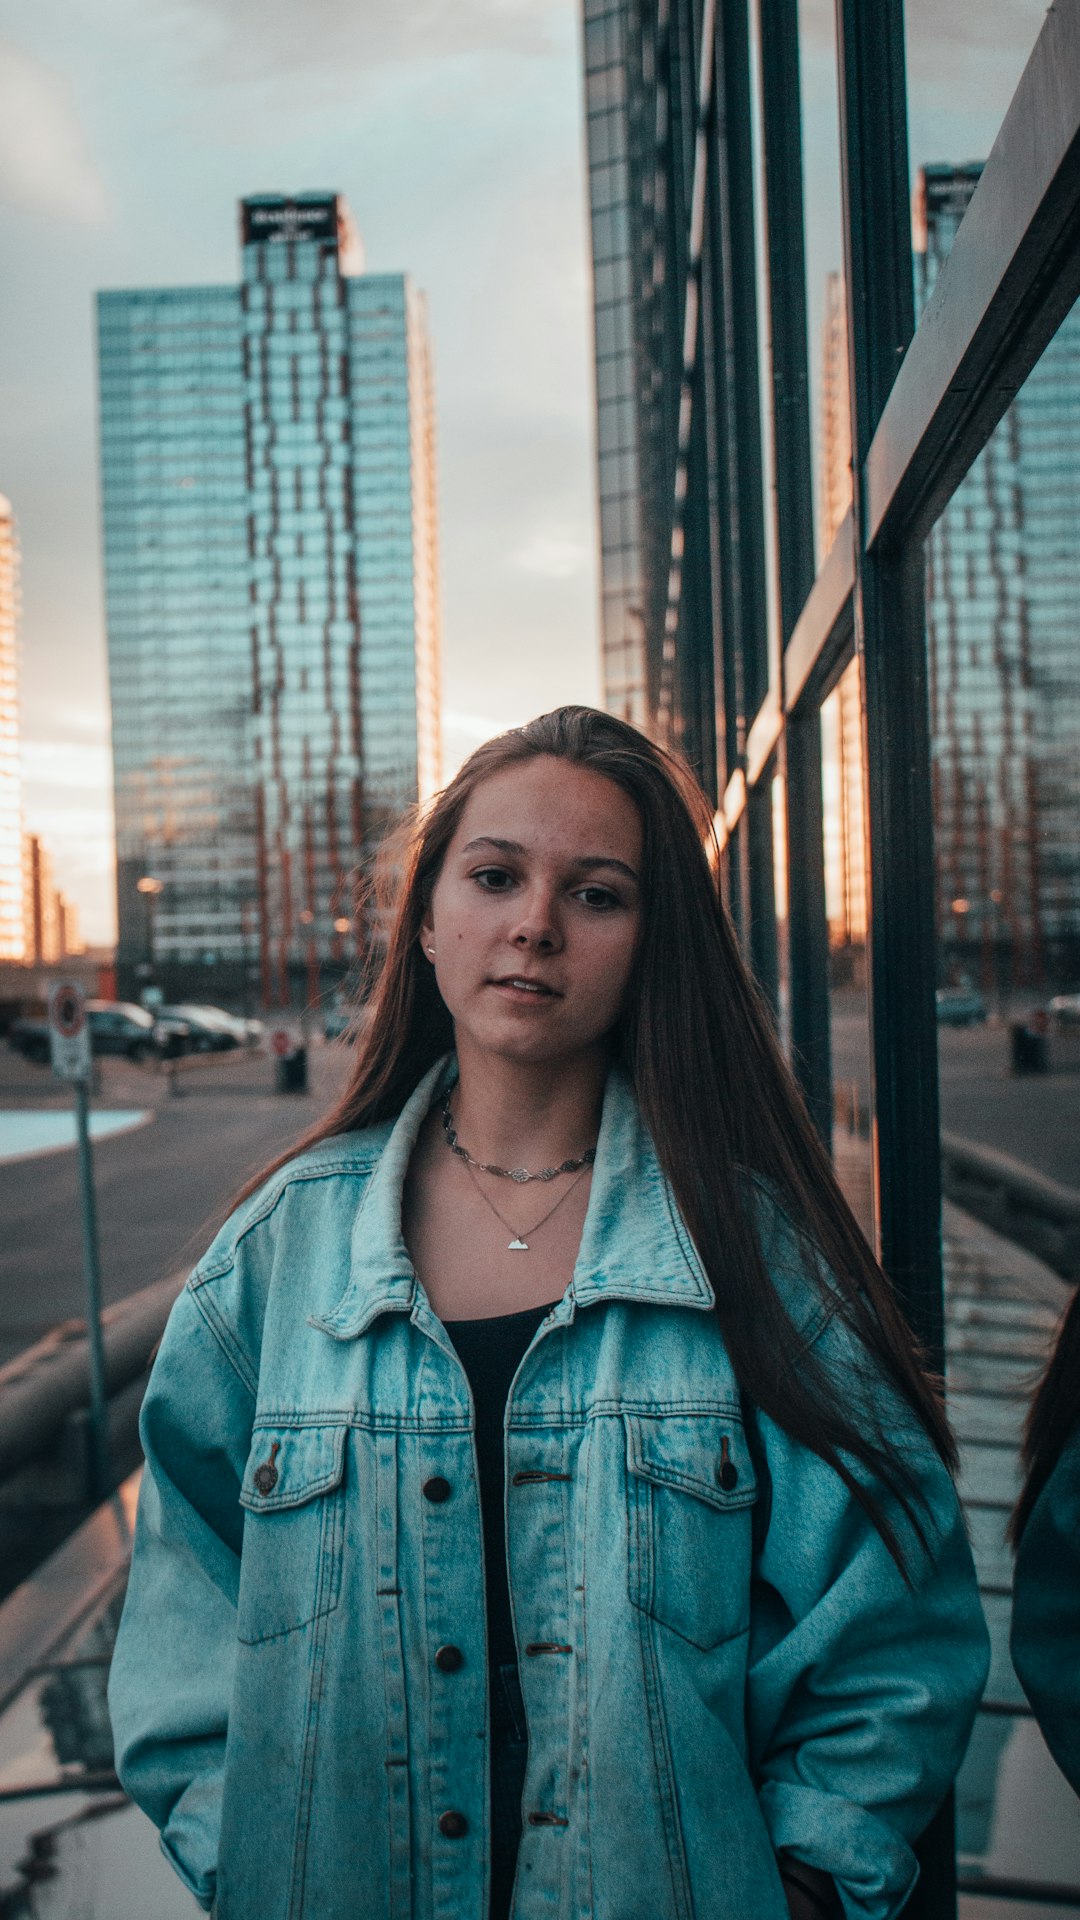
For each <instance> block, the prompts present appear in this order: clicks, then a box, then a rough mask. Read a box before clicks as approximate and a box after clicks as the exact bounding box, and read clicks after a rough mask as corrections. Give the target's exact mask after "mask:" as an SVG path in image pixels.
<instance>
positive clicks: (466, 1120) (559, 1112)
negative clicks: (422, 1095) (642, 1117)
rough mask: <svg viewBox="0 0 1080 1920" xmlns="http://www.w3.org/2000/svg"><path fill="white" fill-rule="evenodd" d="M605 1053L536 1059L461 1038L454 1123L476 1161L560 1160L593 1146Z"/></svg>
mask: <svg viewBox="0 0 1080 1920" xmlns="http://www.w3.org/2000/svg"><path fill="white" fill-rule="evenodd" d="M608 1065H609V1062H608V1058H607V1056H606V1054H604V1053H601V1052H599V1051H597V1052H595V1053H592V1054H589V1055H586V1056H582V1057H581V1058H579V1059H575V1060H572V1061H565V1060H560V1061H557V1062H550V1063H544V1064H543V1065H540V1064H538V1063H536V1062H532V1061H528V1062H526V1061H518V1060H506V1059H504V1058H501V1057H496V1056H493V1055H491V1054H488V1053H478V1052H476V1051H474V1049H472V1048H471V1047H470V1046H469V1044H468V1042H467V1041H462V1042H460V1043H459V1048H458V1072H459V1079H458V1084H457V1086H456V1087H455V1088H454V1091H453V1094H452V1096H451V1104H452V1106H453V1113H454V1127H455V1130H456V1132H457V1135H458V1139H459V1140H460V1142H461V1144H462V1146H464V1147H466V1148H467V1149H468V1152H469V1153H470V1154H471V1155H472V1157H473V1159H474V1160H485V1161H488V1162H491V1163H493V1164H494V1165H496V1166H502V1167H528V1168H529V1169H530V1171H532V1172H537V1171H538V1170H539V1169H540V1168H541V1167H553V1166H558V1165H559V1164H560V1162H561V1161H563V1160H568V1159H571V1158H574V1159H576V1158H577V1157H578V1156H579V1155H580V1154H582V1153H583V1152H584V1151H585V1149H586V1147H591V1146H594V1145H595V1143H596V1136H597V1133H598V1131H599V1127H600V1110H601V1107H602V1106H603V1100H604V1082H605V1080H606V1079H607V1073H608Z"/></svg>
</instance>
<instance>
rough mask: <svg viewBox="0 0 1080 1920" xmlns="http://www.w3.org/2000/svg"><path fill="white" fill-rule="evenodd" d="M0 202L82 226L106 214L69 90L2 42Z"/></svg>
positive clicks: (102, 190) (101, 189)
mask: <svg viewBox="0 0 1080 1920" xmlns="http://www.w3.org/2000/svg"><path fill="white" fill-rule="evenodd" d="M0 199H3V200H6V201H7V202H8V203H9V204H10V205H11V206H15V207H19V208H22V209H24V210H26V211H28V212H31V213H38V214H45V215H47V216H49V217H51V218H53V219H60V220H71V221H74V222H76V223H77V224H79V225H82V226H94V225H97V224H99V223H100V222H101V221H103V220H104V219H105V217H106V211H107V207H106V196H105V188H104V184H103V182H102V180H101V177H100V175H99V173H98V171H97V169H96V167H95V165H94V162H93V160H92V158H91V155H90V151H89V148H88V146H87V142H86V138H85V136H84V134H83V130H82V128H81V126H80V125H79V120H78V116H77V114H76V112H75V108H74V106H73V104H72V101H71V97H70V94H69V92H68V88H67V86H66V85H65V83H64V81H63V80H62V79H61V78H60V76H59V75H58V74H55V73H52V72H50V70H49V68H48V67H46V66H44V65H42V63H41V62H40V61H38V60H35V59H34V58H33V57H32V56H31V55H30V54H28V53H24V52H23V51H22V50H21V48H19V47H14V46H12V45H11V44H10V43H9V42H7V41H0Z"/></svg>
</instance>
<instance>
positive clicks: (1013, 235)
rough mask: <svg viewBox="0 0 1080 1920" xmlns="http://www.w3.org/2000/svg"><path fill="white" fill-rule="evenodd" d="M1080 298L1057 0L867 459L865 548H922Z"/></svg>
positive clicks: (1064, 8) (1078, 178) (1077, 17)
mask: <svg viewBox="0 0 1080 1920" xmlns="http://www.w3.org/2000/svg"><path fill="white" fill-rule="evenodd" d="M1078 297H1080V0H1056V4H1055V5H1054V6H1052V7H1051V8H1050V10H1049V12H1048V14H1047V16H1046V20H1045V23H1044V25H1043V28H1042V31H1041V33H1040V35H1039V38H1038V40H1037V41H1036V43H1035V49H1034V52H1033V53H1032V55H1031V58H1030V60H1029V61H1028V64H1027V66H1026V68H1025V69H1024V73H1023V75H1022V77H1021V80H1020V84H1019V86H1018V87H1017V89H1016V92H1015V94H1014V95H1013V99H1012V103H1011V105H1010V107H1009V110H1008V112H1007V114H1006V116H1005V119H1004V121H1003V123H1002V127H1001V131H1000V133H999V134H998V137H997V139H996V140H995V142H994V146H993V149H992V151H991V154H990V157H989V159H988V160H987V163H986V166H985V168H984V170H983V174H982V178H981V180H980V181H979V184H978V186H977V187H976V189H975V193H974V196H973V198H972V200H971V204H970V206H969V207H968V209H967V212H966V213H965V215H964V218H963V221H962V222H961V225H960V229H959V232H958V233H957V236H956V240H955V242H954V244H953V247H952V251H951V253H950V254H949V257H948V259H947V260H946V261H945V263H944V265H943V266H942V268H941V271H940V273H939V274H938V277H937V281H936V284H935V287H934V292H933V295H932V297H931V299H930V301H929V302H928V304H927V306H926V309H925V311H924V313H923V315H922V318H921V320H920V323H919V329H918V332H917V333H916V335H915V338H914V340H913V341H912V343H911V346H910V348H909V350H908V353H907V356H906V358H905V360H904V363H903V365H902V367H901V368H900V372H899V375H898V377H897V380H896V384H895V386H894V387H893V389H892V392H891V394H890V395H889V399H888V403H887V405H886V406H885V409H884V412H883V413H882V416H881V420H880V423H879V425H878V427H877V431H876V432H875V434H874V438H873V441H872V444H871V445H870V448H869V452H868V453H867V455H866V475H865V487H866V507H865V516H864V526H863V537H864V539H865V541H866V543H867V545H869V546H872V545H874V544H875V543H878V542H884V543H887V544H890V545H895V544H897V543H898V542H899V541H900V540H910V539H911V538H913V537H915V538H923V537H924V536H925V534H926V532H927V531H928V530H929V528H930V526H931V525H932V524H933V521H934V520H935V519H936V518H937V516H938V514H939V513H940V512H941V511H942V508H943V507H945V506H946V505H947V503H948V500H949V498H950V496H951V494H952V493H953V491H954V489H955V488H956V486H957V485H958V484H959V482H960V481H961V480H962V479H963V477H964V475H965V473H966V472H967V470H968V468H969V467H970V466H971V463H972V461H973V460H974V459H975V458H976V456H977V455H978V453H979V452H980V450H981V449H982V447H983V446H984V445H985V443H986V441H987V440H988V439H989V437H990V435H991V433H992V432H993V430H994V428H995V427H996V425H997V423H998V421H999V420H1000V419H1001V416H1002V414H1003V413H1004V412H1005V410H1006V408H1007V407H1008V405H1009V402H1010V401H1011V400H1012V399H1013V396H1014V395H1015V393H1016V392H1017V389H1018V388H1019V387H1021V386H1022V385H1023V383H1024V381H1025V379H1026V378H1027V376H1028V374H1029V373H1030V371H1031V369H1032V367H1033V366H1034V365H1035V363H1036V361H1037V360H1038V358H1039V356H1040V354H1041V353H1042V352H1043V349H1044V348H1045V347H1046V346H1047V344H1048V342H1049V341H1050V340H1051V338H1052V337H1053V335H1054V333H1055V332H1056V330H1057V328H1058V326H1059V325H1060V323H1061V321H1062V320H1063V319H1064V317H1065V315H1066V314H1067V313H1068V312H1069V310H1070V309H1071V307H1072V306H1073V305H1074V303H1075V302H1076V300H1077V298H1078Z"/></svg>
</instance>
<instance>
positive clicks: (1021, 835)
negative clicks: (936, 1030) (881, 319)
mask: <svg viewBox="0 0 1080 1920" xmlns="http://www.w3.org/2000/svg"><path fill="white" fill-rule="evenodd" d="M981 171H982V168H981V166H979V165H970V166H959V167H956V166H928V167H924V168H923V169H922V171H921V172H920V174H919V179H918V186H917V191H916V202H915V245H916V255H915V265H916V295H917V302H918V305H919V306H920V308H921V307H923V306H925V304H926V302H927V301H928V300H929V298H930V296H931V294H932V293H933V290H934V284H935V281H936V279H937V275H938V271H939V269H940V267H941V265H942V263H943V262H944V260H945V259H946V258H947V256H948V254H949V250H950V248H951V247H952V243H953V240H954V238H955V236H956V230H957V227H958V226H959V224H960V221H961V220H962V218H963V215H964V211H965V209H966V207H967V205H968V202H969V201H970V199H971V196H972V194H973V193H974V191H975V188H976V185H977V184H978V180H979V176H980V173H981ZM1078 444H1080V308H1074V309H1073V310H1072V312H1071V313H1069V314H1068V315H1067V316H1066V318H1065V319H1064V320H1063V322H1062V324H1061V326H1060V327H1059V329H1058V331H1057V333H1056V335H1055V336H1054V338H1053V339H1052V340H1051V342H1050V344H1049V346H1048V347H1047V348H1046V349H1045V351H1044V353H1043V354H1042V357H1041V358H1040V359H1039V361H1038V362H1037V364H1036V365H1035V367H1034V368H1033V369H1032V371H1031V373H1030V374H1029V375H1028V377H1027V379H1026V381H1025V382H1024V384H1023V386H1022V387H1021V388H1020V391H1019V392H1018V393H1017V395H1016V398H1015V399H1014V400H1013V402H1012V404H1011V406H1010V407H1009V410H1008V412H1007V413H1006V415H1005V417H1004V419H1003V420H1002V421H1001V424H1000V425H999V427H998V428H997V430H996V432H995V433H993V434H992V435H991V437H990V439H989V441H988V442H987V444H986V446H985V448H984V449H983V452H982V453H981V454H980V456H979V458H978V459H977V460H976V461H975V463H974V465H973V467H972V468H971V471H970V472H969V473H968V475H967V477H966V478H965V479H964V480H963V482H962V483H961V485H960V486H959V487H958V488H957V490H956V492H955V494H954V495H953V497H952V500H951V501H950V504H949V506H948V508H947V510H946V512H945V513H943V514H942V516H941V518H940V520H939V521H938V522H937V524H936V525H935V527H934V528H933V531H932V532H931V534H930V538H929V540H928V542H927V575H926V612H927V624H928V629H929V636H930V701H931V727H932V734H933V775H934V826H935V836H936V846H937V876H938V884H937V891H938V902H937V910H938V927H939V935H940V939H941V945H942V955H943V960H944V964H945V965H946V967H948V968H950V969H951V970H952V971H953V972H954V973H960V972H963V973H966V974H968V975H969V976H970V977H971V978H972V979H973V981H974V982H975V984H976V985H980V986H981V987H982V988H983V990H984V992H985V993H986V994H987V995H993V994H999V993H1005V992H1007V991H1008V990H1009V989H1010V988H1012V987H1027V986H1038V987H1041V986H1043V985H1044V984H1048V983H1054V982H1059V983H1061V984H1066V983H1067V984H1069V985H1072V984H1073V983H1074V982H1075V979H1076V978H1077V977H1080V647H1078V645H1077V613H1076V608H1077V598H1078V594H1080V464H1078V462H1077V446H1078Z"/></svg>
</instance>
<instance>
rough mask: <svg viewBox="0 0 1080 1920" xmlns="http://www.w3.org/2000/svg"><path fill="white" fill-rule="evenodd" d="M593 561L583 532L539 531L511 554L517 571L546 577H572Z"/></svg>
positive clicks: (549, 578)
mask: <svg viewBox="0 0 1080 1920" xmlns="http://www.w3.org/2000/svg"><path fill="white" fill-rule="evenodd" d="M591 561H592V549H591V547H590V546H589V544H588V542H587V541H586V539H585V537H584V532H582V533H558V532H546V533H545V532H543V531H539V532H537V533H534V534H532V535H531V536H530V538H529V539H528V540H526V541H525V543H524V545H523V546H520V547H519V548H518V549H517V552H516V553H515V554H514V555H513V559H512V564H513V565H514V566H515V567H516V568H517V569H518V571H519V572H520V573H533V574H539V575H540V576H541V577H542V578H543V579H545V580H574V579H576V578H577V576H578V575H579V574H582V573H584V572H585V570H586V568H587V567H588V566H589V565H590V563H591Z"/></svg>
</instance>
